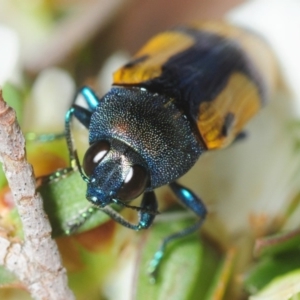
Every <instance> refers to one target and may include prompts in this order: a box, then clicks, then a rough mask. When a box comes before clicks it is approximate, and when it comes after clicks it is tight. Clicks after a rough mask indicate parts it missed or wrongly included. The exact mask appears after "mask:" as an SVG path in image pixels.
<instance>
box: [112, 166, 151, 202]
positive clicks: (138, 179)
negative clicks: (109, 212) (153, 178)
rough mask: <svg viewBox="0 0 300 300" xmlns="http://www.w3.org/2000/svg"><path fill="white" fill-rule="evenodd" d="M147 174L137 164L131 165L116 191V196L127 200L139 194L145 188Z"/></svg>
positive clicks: (147, 178) (147, 179)
mask: <svg viewBox="0 0 300 300" xmlns="http://www.w3.org/2000/svg"><path fill="white" fill-rule="evenodd" d="M148 181H149V175H148V173H147V171H146V170H145V168H143V167H142V166H139V165H135V166H132V167H131V168H130V170H129V172H128V174H127V176H126V178H125V180H124V182H123V185H122V186H121V188H120V190H119V192H118V193H117V198H119V199H121V200H124V201H128V200H132V199H134V198H136V197H137V196H139V195H140V194H141V193H142V192H143V191H144V190H145V188H146V186H147V184H148Z"/></svg>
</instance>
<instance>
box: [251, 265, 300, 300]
mask: <svg viewBox="0 0 300 300" xmlns="http://www.w3.org/2000/svg"><path fill="white" fill-rule="evenodd" d="M266 299H270V300H299V299H300V269H298V270H295V271H292V272H289V273H287V274H285V275H284V276H279V277H275V278H274V279H273V280H272V281H271V282H270V283H269V284H268V285H267V286H266V287H265V288H264V289H263V290H261V291H260V292H259V293H258V294H256V295H254V296H251V297H250V298H249V300H266Z"/></svg>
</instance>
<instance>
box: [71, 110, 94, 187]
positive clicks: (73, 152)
mask: <svg viewBox="0 0 300 300" xmlns="http://www.w3.org/2000/svg"><path fill="white" fill-rule="evenodd" d="M74 110H75V109H74V107H71V108H70V109H69V110H68V112H67V114H66V117H65V135H66V141H67V147H68V150H69V155H70V164H71V167H72V168H73V169H76V168H77V169H78V171H79V173H80V176H81V178H82V179H83V180H84V181H85V182H87V183H89V182H90V179H89V178H88V177H87V176H86V175H85V174H84V172H83V171H82V168H81V165H80V162H79V158H78V154H77V150H76V149H75V147H74V143H73V138H72V133H71V128H70V123H71V119H72V116H73V114H74Z"/></svg>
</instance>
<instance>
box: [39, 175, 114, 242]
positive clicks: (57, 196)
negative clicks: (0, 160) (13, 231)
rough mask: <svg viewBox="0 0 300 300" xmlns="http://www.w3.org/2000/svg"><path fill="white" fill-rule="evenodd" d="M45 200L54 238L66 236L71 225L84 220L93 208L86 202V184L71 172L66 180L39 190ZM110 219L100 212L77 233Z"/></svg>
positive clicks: (96, 212)
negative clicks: (85, 214) (86, 213)
mask: <svg viewBox="0 0 300 300" xmlns="http://www.w3.org/2000/svg"><path fill="white" fill-rule="evenodd" d="M39 192H40V193H41V195H42V197H43V200H44V208H45V211H46V213H47V214H48V217H49V219H50V222H51V225H52V228H53V236H55V237H56V236H59V235H63V234H66V232H67V230H68V229H69V225H70V224H73V223H76V222H77V221H78V220H80V219H82V218H84V213H85V212H87V211H88V210H89V208H91V207H92V206H91V204H89V202H88V201H87V200H86V198H85V193H86V183H85V182H84V181H83V180H82V178H81V176H80V174H79V172H77V171H74V172H71V173H70V174H69V175H68V176H66V177H65V178H61V179H60V180H58V181H55V182H53V183H50V184H48V185H43V186H41V187H40V188H39ZM108 219H109V217H108V216H107V215H106V214H104V213H103V212H102V211H100V210H95V212H94V213H93V214H92V215H91V216H90V217H89V218H87V220H86V222H85V223H84V224H83V225H82V226H81V227H80V228H79V229H78V231H77V232H82V231H86V230H88V229H91V228H93V227H96V226H97V225H100V224H102V223H104V222H106V221H107V220H108Z"/></svg>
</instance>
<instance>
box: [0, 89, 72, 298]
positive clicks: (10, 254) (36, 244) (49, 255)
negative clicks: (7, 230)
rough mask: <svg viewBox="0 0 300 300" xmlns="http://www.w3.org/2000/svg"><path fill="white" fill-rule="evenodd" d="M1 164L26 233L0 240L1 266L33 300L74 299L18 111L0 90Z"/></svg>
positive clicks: (0, 238)
mask: <svg viewBox="0 0 300 300" xmlns="http://www.w3.org/2000/svg"><path fill="white" fill-rule="evenodd" d="M0 161H1V162H2V163H3V169H4V172H5V173H6V177H7V180H8V183H9V186H10V189H11V191H12V195H13V198H14V201H15V205H16V208H17V210H18V212H19V215H20V218H21V221H22V224H23V231H24V242H23V243H18V242H15V241H13V240H9V239H8V238H6V237H3V236H1V237H0V264H1V265H3V266H5V267H6V268H7V269H8V270H9V271H11V272H13V273H14V274H15V275H16V276H17V277H18V278H19V279H20V281H21V282H22V283H23V284H24V285H25V286H26V288H27V289H28V290H29V292H30V293H31V296H32V297H33V298H34V299H55V300H57V299H74V295H73V293H72V292H71V291H70V289H69V288H68V284H67V276H66V270H65V269H64V267H63V266H62V264H61V259H60V255H59V252H58V248H57V245H56V243H55V241H54V240H52V238H51V227H50V224H49V221H48V219H47V216H46V215H45V213H44V210H43V203H42V199H41V197H40V195H39V194H37V193H36V191H35V179H34V174H33V169H32V166H31V165H30V164H29V163H28V162H27V161H26V157H25V140H24V137H23V135H22V133H21V130H20V127H19V125H18V123H17V120H16V115H15V112H14V110H13V109H12V108H10V107H9V106H8V105H7V104H6V103H5V102H4V100H3V98H2V91H1V90H0Z"/></svg>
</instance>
